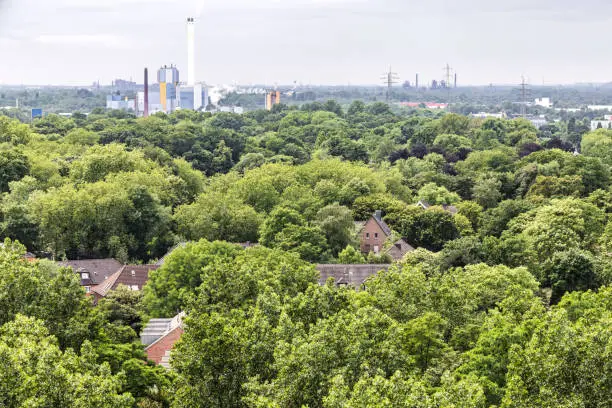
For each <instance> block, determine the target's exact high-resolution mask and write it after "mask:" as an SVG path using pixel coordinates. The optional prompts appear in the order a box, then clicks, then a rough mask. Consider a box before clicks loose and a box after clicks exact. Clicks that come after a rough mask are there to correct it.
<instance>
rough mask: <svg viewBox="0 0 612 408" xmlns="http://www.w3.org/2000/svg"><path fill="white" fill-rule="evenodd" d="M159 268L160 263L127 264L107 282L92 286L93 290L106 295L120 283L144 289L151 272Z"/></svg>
mask: <svg viewBox="0 0 612 408" xmlns="http://www.w3.org/2000/svg"><path fill="white" fill-rule="evenodd" d="M158 268H159V266H158V265H125V266H123V267H122V268H121V269H120V270H119V271H117V272H116V273H114V274H113V275H111V276H110V277H109V278H108V279H107V280H106V281H105V282H103V283H101V284H99V285H97V286H94V287H93V288H91V291H92V292H95V293H97V294H98V295H100V296H102V297H104V296H106V295H107V294H108V292H110V291H111V290H115V289H117V287H118V286H119V285H125V286H127V287H129V288H131V289H133V290H142V288H143V287H144V285H145V284H146V283H147V281H148V280H149V272H151V271H154V270H156V269H158ZM136 288H137V289H136Z"/></svg>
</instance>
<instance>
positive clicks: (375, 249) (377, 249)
mask: <svg viewBox="0 0 612 408" xmlns="http://www.w3.org/2000/svg"><path fill="white" fill-rule="evenodd" d="M379 250H380V249H379V248H378V245H374V253H375V254H376V255H378V252H379Z"/></svg>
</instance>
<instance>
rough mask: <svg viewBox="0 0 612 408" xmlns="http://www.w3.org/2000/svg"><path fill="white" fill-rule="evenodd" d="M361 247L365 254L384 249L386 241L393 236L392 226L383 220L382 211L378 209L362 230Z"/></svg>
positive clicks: (378, 252) (376, 252) (379, 251)
mask: <svg viewBox="0 0 612 408" xmlns="http://www.w3.org/2000/svg"><path fill="white" fill-rule="evenodd" d="M359 234H360V237H359V238H360V239H359V242H360V249H361V252H363V253H364V254H368V253H370V252H374V253H375V254H376V255H378V254H380V253H381V252H382V251H383V247H384V245H385V241H386V240H387V238H389V237H390V236H391V228H389V226H388V225H387V224H386V223H385V222H384V221H383V219H382V212H381V211H376V212H375V213H374V215H373V216H372V217H371V218H370V219H369V220H368V221H367V222H366V223H365V225H364V226H363V228H362V230H361V231H360V233H359Z"/></svg>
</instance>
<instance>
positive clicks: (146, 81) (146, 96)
mask: <svg viewBox="0 0 612 408" xmlns="http://www.w3.org/2000/svg"><path fill="white" fill-rule="evenodd" d="M144 75H145V77H144V117H145V118H148V117H149V70H148V69H147V68H145V72H144Z"/></svg>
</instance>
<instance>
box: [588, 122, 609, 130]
mask: <svg viewBox="0 0 612 408" xmlns="http://www.w3.org/2000/svg"><path fill="white" fill-rule="evenodd" d="M597 129H612V121H611V120H592V121H591V130H597Z"/></svg>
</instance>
